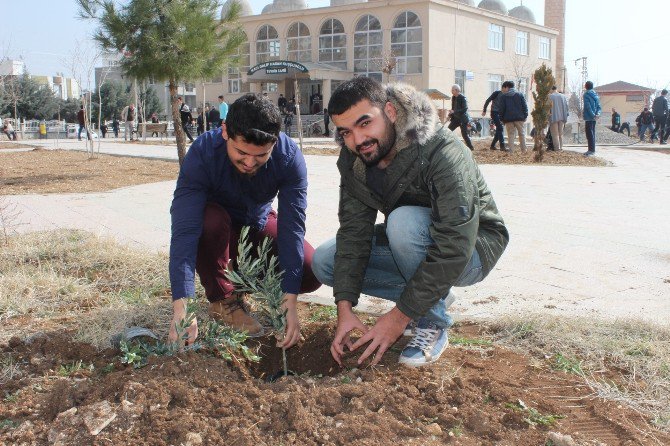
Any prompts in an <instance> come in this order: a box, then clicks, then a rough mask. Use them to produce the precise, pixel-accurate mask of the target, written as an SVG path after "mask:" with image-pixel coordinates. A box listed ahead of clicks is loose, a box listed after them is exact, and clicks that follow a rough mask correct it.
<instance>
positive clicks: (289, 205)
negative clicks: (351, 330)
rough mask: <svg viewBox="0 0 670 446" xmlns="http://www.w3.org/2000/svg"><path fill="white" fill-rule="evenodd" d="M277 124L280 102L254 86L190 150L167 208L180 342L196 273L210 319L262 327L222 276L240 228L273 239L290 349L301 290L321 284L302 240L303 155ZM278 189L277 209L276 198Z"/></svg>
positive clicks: (254, 332)
mask: <svg viewBox="0 0 670 446" xmlns="http://www.w3.org/2000/svg"><path fill="white" fill-rule="evenodd" d="M280 128H281V116H280V114H279V110H278V109H277V107H275V106H274V105H273V104H272V103H271V102H270V101H269V100H267V99H265V98H262V97H261V96H260V95H255V94H247V95H244V96H242V97H241V98H239V99H238V100H236V101H235V102H234V103H233V104H232V105H231V106H230V109H229V111H228V116H227V118H226V121H225V122H224V123H222V125H221V128H219V129H216V130H214V131H210V132H207V133H204V134H202V135H201V136H200V137H198V139H197V140H196V141H195V142H194V143H193V144H192V145H191V147H190V149H189V151H188V153H187V154H186V157H185V158H184V162H183V164H182V166H181V170H180V172H179V178H178V180H177V187H176V190H175V192H174V198H173V200H172V207H171V209H170V213H171V214H172V240H171V244H170V283H171V287H172V298H173V311H174V313H173V319H172V324H171V326H170V335H169V338H170V340H171V341H173V342H174V341H177V340H178V339H177V333H176V329H175V327H176V324H178V323H179V322H181V321H182V320H183V319H184V317H185V316H186V302H185V298H188V297H192V296H194V295H195V284H194V280H195V278H194V276H195V272H197V273H198V275H199V276H200V281H201V282H202V285H203V287H204V288H205V294H206V296H207V299H208V300H209V301H210V305H209V314H210V316H211V317H213V318H215V319H217V320H219V321H220V322H223V323H225V324H227V325H229V326H232V327H233V328H236V329H238V330H241V331H246V332H247V333H248V334H249V335H250V336H258V335H260V334H262V332H263V328H262V326H261V325H260V324H259V323H258V321H256V320H255V319H254V318H253V317H252V316H251V315H250V314H249V313H248V312H247V309H246V308H245V305H244V302H243V300H242V296H241V294H240V293H238V292H236V290H235V287H234V285H233V284H232V283H231V282H230V281H229V280H228V278H227V277H226V274H225V271H226V268H227V267H228V265H229V264H230V265H231V266H232V267H233V268H234V267H235V261H236V257H237V247H238V242H239V234H240V230H241V229H242V227H243V226H249V227H250V228H251V229H250V239H251V241H252V242H254V243H258V242H260V241H261V240H262V239H263V238H264V237H270V238H272V239H273V251H274V252H273V253H274V254H275V255H277V256H278V258H279V266H280V268H281V270H282V271H283V277H282V290H283V292H284V308H285V309H286V311H287V327H286V332H285V333H284V338H283V340H282V342H281V343H280V345H281V346H282V347H283V348H289V347H291V346H293V345H294V344H295V343H296V342H297V341H298V340H299V339H300V323H299V321H298V314H297V309H296V304H297V297H298V293H306V292H311V291H314V290H316V289H317V288H318V287H319V286H320V283H319V282H318V280H316V278H315V277H314V274H313V273H312V270H311V258H312V254H313V252H314V249H313V248H312V247H311V246H310V245H309V244H308V243H306V242H305V241H304V236H305V209H306V207H307V169H306V166H305V159H304V158H303V155H302V152H300V150H299V149H298V147H297V146H296V144H295V143H294V142H293V140H291V139H290V138H288V137H287V136H286V135H285V134H283V133H280ZM277 196H278V199H279V200H278V201H279V208H278V212H275V211H274V210H273V209H272V202H273V200H274V198H275V197H277ZM231 262H232V263H231ZM187 333H188V342H189V343H191V342H193V341H195V338H196V337H197V333H198V325H197V320H194V321H193V323H192V324H191V326H190V327H189V328H188V329H187Z"/></svg>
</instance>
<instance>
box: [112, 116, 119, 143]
mask: <svg viewBox="0 0 670 446" xmlns="http://www.w3.org/2000/svg"><path fill="white" fill-rule="evenodd" d="M112 131H113V132H114V138H118V137H119V120H118V119H116V116H114V119H112Z"/></svg>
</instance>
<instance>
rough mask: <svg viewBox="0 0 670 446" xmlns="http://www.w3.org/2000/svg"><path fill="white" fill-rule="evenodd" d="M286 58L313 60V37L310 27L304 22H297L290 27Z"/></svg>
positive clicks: (303, 60)
mask: <svg viewBox="0 0 670 446" xmlns="http://www.w3.org/2000/svg"><path fill="white" fill-rule="evenodd" d="M286 48H287V52H286V58H287V59H288V60H292V61H294V62H311V61H312V38H311V37H310V35H309V28H307V25H305V24H304V23H302V22H295V23H294V24H292V25H291V26H289V27H288V33H287V34H286Z"/></svg>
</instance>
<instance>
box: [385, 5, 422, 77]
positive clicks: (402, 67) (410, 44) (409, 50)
mask: <svg viewBox="0 0 670 446" xmlns="http://www.w3.org/2000/svg"><path fill="white" fill-rule="evenodd" d="M391 53H392V54H393V55H394V56H395V58H396V73H398V74H412V73H421V65H422V60H423V58H422V54H423V48H422V36H421V20H419V16H417V15H416V14H414V13H413V12H411V11H405V12H401V13H400V15H399V16H398V17H397V18H396V19H395V22H394V24H393V29H392V30H391Z"/></svg>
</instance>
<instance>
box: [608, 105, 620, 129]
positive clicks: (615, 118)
mask: <svg viewBox="0 0 670 446" xmlns="http://www.w3.org/2000/svg"><path fill="white" fill-rule="evenodd" d="M610 128H611V129H612V131H613V132H617V133H619V130H620V128H621V115H620V114H619V113H617V111H616V108H612V127H610Z"/></svg>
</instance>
